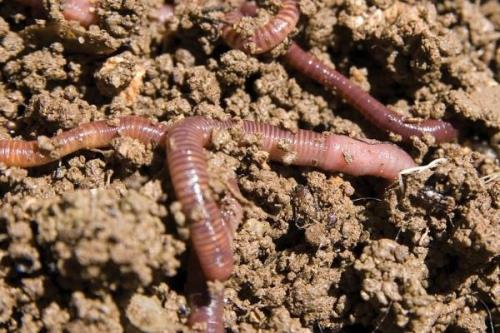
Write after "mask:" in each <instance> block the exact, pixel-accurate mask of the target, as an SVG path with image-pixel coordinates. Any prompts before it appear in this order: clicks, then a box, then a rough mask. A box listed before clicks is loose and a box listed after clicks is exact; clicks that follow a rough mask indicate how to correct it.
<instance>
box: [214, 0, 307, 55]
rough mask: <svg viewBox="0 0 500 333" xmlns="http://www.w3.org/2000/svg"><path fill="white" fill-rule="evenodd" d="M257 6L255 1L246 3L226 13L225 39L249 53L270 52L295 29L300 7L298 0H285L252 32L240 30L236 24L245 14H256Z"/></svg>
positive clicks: (223, 28)
mask: <svg viewBox="0 0 500 333" xmlns="http://www.w3.org/2000/svg"><path fill="white" fill-rule="evenodd" d="M256 9H257V7H256V6H255V4H253V3H244V4H243V5H242V6H241V7H240V8H238V9H235V10H233V11H231V12H229V13H227V14H226V16H225V17H224V21H225V24H224V25H223V26H222V31H221V32H222V37H223V39H224V41H225V42H226V43H227V44H228V45H229V46H231V47H232V48H234V49H239V50H242V51H244V52H246V53H249V54H261V53H265V52H268V51H269V50H271V49H273V48H275V47H276V46H277V45H278V44H280V43H281V42H282V41H283V40H284V39H285V38H286V37H287V36H288V35H289V34H290V33H291V32H292V31H293V29H295V26H296V25H297V22H298V21H299V16H300V15H299V14H300V12H299V7H298V5H297V1H296V0H283V2H282V3H281V7H280V9H279V10H278V12H277V13H276V15H274V17H273V18H272V19H270V20H269V22H267V23H266V24H265V25H263V26H261V27H259V28H257V29H256V30H255V31H254V32H253V33H252V34H250V35H245V33H242V32H239V31H238V29H237V28H235V25H236V24H238V22H239V21H240V20H241V18H242V17H243V16H255V15H256V13H257V11H256Z"/></svg>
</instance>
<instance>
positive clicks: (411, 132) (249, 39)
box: [221, 0, 457, 143]
mask: <svg viewBox="0 0 500 333" xmlns="http://www.w3.org/2000/svg"><path fill="white" fill-rule="evenodd" d="M256 10H257V9H256V6H255V4H253V3H244V4H243V5H242V6H241V7H240V8H237V9H235V10H233V11H231V12H229V13H228V14H227V15H226V17H225V21H226V22H227V23H226V24H224V25H223V26H222V30H221V31H222V33H221V35H222V38H223V39H224V41H225V42H226V43H227V44H228V45H229V46H230V47H232V48H236V49H240V50H242V51H244V52H246V53H249V54H258V53H264V52H267V51H269V50H270V49H272V48H274V47H275V46H276V45H278V44H279V43H281V42H282V41H283V40H284V39H285V38H286V37H287V35H288V34H289V33H290V32H291V31H292V30H293V29H295V25H296V24H297V22H298V19H299V14H300V13H299V9H298V7H297V4H296V2H295V0H285V1H283V4H282V8H281V10H280V11H279V12H278V13H277V14H276V15H275V16H274V18H273V19H271V21H270V22H269V23H267V24H266V25H264V26H262V27H260V28H258V29H256V30H255V32H254V33H253V34H252V35H251V36H244V35H243V34H242V33H240V32H238V31H237V30H236V29H234V28H233V26H234V24H236V23H237V22H239V21H240V20H241V18H242V17H243V16H255V15H256ZM253 44H255V45H253ZM256 50H257V51H256ZM283 59H284V60H285V61H286V62H287V63H288V65H290V67H292V68H294V69H295V70H296V71H298V72H299V73H301V74H303V75H305V76H307V77H309V78H310V79H312V80H314V81H316V82H319V83H320V84H322V85H324V86H326V87H328V88H330V89H333V90H336V91H338V92H339V94H340V95H341V96H342V97H343V98H344V99H345V100H346V101H347V102H348V103H350V104H351V105H353V106H354V108H356V109H357V110H358V111H359V112H361V114H362V115H363V116H364V117H365V118H367V119H368V120H369V121H370V122H371V123H373V124H374V125H375V126H377V127H378V128H380V129H382V130H385V131H391V132H393V133H396V134H399V135H401V136H402V138H403V139H406V140H407V139H409V138H410V137H412V136H418V137H422V136H423V135H425V134H430V135H432V136H434V138H435V139H436V142H437V143H440V142H445V141H451V140H453V139H455V138H456V136H457V130H456V129H455V128H454V127H453V126H452V125H451V124H450V123H448V122H445V121H442V120H435V119H427V120H423V121H419V122H410V121H407V120H406V119H405V118H404V117H403V116H401V115H399V114H397V113H396V112H394V111H392V110H390V109H388V108H387V107H386V106H384V105H383V104H382V103H380V102H379V101H378V100H376V99H375V98H373V97H372V96H371V95H370V94H368V93H367V92H365V91H363V90H362V89H361V88H360V87H358V86H357V85H356V84H354V83H353V82H351V81H350V80H349V79H347V78H346V77H345V76H343V75H342V74H340V73H339V72H337V71H336V70H335V69H333V68H331V67H330V66H328V65H326V64H325V63H323V62H322V61H320V60H319V59H318V58H316V57H315V56H313V55H312V54H310V53H307V52H305V51H304V50H303V49H302V48H300V46H298V45H297V44H296V43H294V42H292V43H291V45H290V47H289V48H288V50H287V52H286V54H285V55H284V56H283Z"/></svg>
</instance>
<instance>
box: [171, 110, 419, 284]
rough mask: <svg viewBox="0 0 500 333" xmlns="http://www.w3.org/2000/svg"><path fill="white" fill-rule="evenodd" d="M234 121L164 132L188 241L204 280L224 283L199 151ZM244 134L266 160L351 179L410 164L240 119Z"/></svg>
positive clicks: (401, 156)
mask: <svg viewBox="0 0 500 333" xmlns="http://www.w3.org/2000/svg"><path fill="white" fill-rule="evenodd" d="M237 125H238V122H236V121H224V122H220V121H216V120H211V119H209V118H205V117H190V118H186V119H185V120H183V121H181V122H179V123H177V124H175V125H174V126H173V127H172V128H170V129H169V131H168V135H167V141H166V150H167V163H168V167H169V170H170V176H171V177H172V184H173V186H174V190H175V193H176V196H177V198H178V200H179V201H180V202H181V203H182V206H183V210H184V212H185V213H186V214H187V215H188V218H189V219H190V220H191V221H192V222H191V223H192V224H191V241H192V243H193V247H194V249H195V251H196V253H197V255H198V258H199V261H200V265H201V267H202V270H203V272H204V274H205V277H206V278H207V279H208V280H221V281H224V280H226V279H227V278H228V277H229V275H230V274H231V272H232V270H233V256H232V251H231V237H230V233H229V232H228V231H227V229H226V228H225V225H224V222H223V220H222V216H221V213H220V211H219V209H218V207H217V204H216V203H215V200H214V199H213V198H212V196H211V195H210V191H209V187H208V173H207V164H206V158H205V152H204V150H203V147H204V146H206V145H207V144H208V142H209V139H210V134H211V131H212V130H213V129H215V128H229V127H233V126H237ZM241 126H242V129H243V131H244V132H245V133H246V134H250V135H252V134H254V135H257V136H258V137H260V139H261V144H262V149H263V150H265V151H267V152H268V153H269V157H270V159H272V160H275V161H280V162H285V163H287V164H294V165H301V166H316V167H319V168H321V169H323V170H326V171H341V172H345V173H348V174H352V175H372V176H379V177H383V178H387V179H390V180H394V179H396V178H397V176H398V174H399V172H400V171H401V170H403V169H406V168H410V167H413V166H415V163H414V162H413V160H412V159H411V157H410V156H409V155H408V154H406V152H404V151H403V150H401V149H399V148H398V147H397V146H395V145H392V144H387V143H371V142H370V143H369V142H366V141H361V140H356V139H352V138H349V137H346V136H342V135H334V134H330V135H323V134H318V133H314V132H312V131H308V130H299V131H298V132H297V133H291V132H288V131H285V130H281V129H279V128H277V127H275V126H271V125H268V124H263V123H256V122H251V121H242V122H241Z"/></svg>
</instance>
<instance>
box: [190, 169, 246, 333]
mask: <svg viewBox="0 0 500 333" xmlns="http://www.w3.org/2000/svg"><path fill="white" fill-rule="evenodd" d="M228 185H229V187H230V193H228V194H226V195H225V197H224V198H223V202H222V204H221V205H220V210H221V215H222V220H223V221H224V224H225V228H226V229H227V230H228V231H229V233H230V234H231V236H233V235H234V233H235V232H236V229H237V228H238V225H239V224H240V222H241V220H242V219H243V208H242V207H241V205H240V203H239V202H238V200H237V199H236V198H235V197H234V196H233V195H232V194H231V193H236V194H237V195H241V193H240V190H239V188H238V183H237V182H236V180H235V179H231V180H230V181H229V182H228ZM189 260H190V261H189V264H188V280H187V283H186V293H187V295H188V296H187V299H188V302H189V308H190V309H191V313H190V315H189V320H188V324H189V326H190V327H192V328H200V330H201V331H203V332H205V333H219V332H220V333H222V332H224V321H223V319H222V317H223V314H224V290H223V289H222V288H221V287H222V286H221V285H219V286H215V287H213V288H209V287H208V285H207V280H206V278H205V276H204V275H203V272H202V271H201V267H200V263H199V261H198V257H197V256H196V255H195V253H193V252H192V251H191V253H190V258H189ZM217 287H218V288H217Z"/></svg>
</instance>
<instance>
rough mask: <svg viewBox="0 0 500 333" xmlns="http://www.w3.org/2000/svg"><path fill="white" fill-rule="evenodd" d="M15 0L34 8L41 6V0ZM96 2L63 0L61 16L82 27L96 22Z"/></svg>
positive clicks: (38, 8)
mask: <svg viewBox="0 0 500 333" xmlns="http://www.w3.org/2000/svg"><path fill="white" fill-rule="evenodd" d="M17 1H18V2H20V3H22V4H24V5H26V6H30V7H32V8H33V9H36V10H40V9H42V6H43V1H42V0H17ZM96 2H97V1H93V0H64V1H63V2H62V5H61V7H62V13H63V16H64V18H65V19H66V20H69V21H77V22H79V23H80V24H81V25H82V26H84V27H88V26H90V25H92V24H96V23H97V15H96V13H95V11H96Z"/></svg>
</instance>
